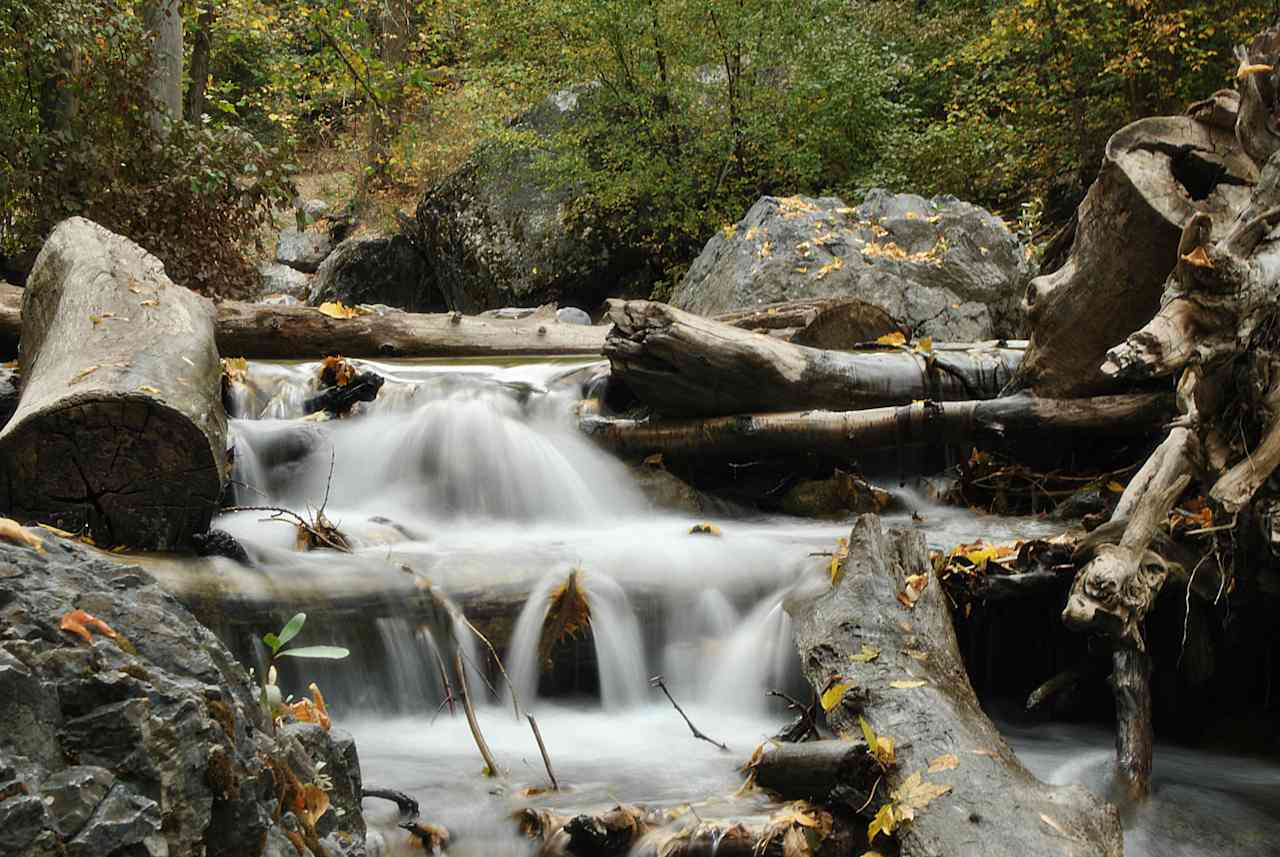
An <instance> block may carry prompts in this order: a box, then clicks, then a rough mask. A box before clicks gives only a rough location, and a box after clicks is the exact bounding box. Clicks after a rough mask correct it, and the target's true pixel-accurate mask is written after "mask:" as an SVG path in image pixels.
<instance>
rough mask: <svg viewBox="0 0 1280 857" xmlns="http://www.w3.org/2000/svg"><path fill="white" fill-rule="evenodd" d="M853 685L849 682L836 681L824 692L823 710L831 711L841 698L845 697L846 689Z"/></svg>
mask: <svg viewBox="0 0 1280 857" xmlns="http://www.w3.org/2000/svg"><path fill="white" fill-rule="evenodd" d="M852 686H853V685H851V684H849V683H847V682H842V681H841V682H836V683H835V684H833V685H831V686H830V687H828V688H827V689H826V690H824V691H823V692H822V710H823V711H830V710H831V709H833V708H835V707H836V706H837V705H839V704H840V700H842V699H844V694H845V691H847V690H848V689H849V688H851V687H852Z"/></svg>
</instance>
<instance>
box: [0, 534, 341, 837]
mask: <svg viewBox="0 0 1280 857" xmlns="http://www.w3.org/2000/svg"><path fill="white" fill-rule="evenodd" d="M32 532H37V533H39V531H32ZM41 537H42V539H43V542H44V552H43V553H37V552H36V551H34V550H32V549H30V548H25V547H17V546H15V545H10V544H7V543H3V542H0V722H2V723H3V724H4V728H3V730H0V853H3V854H5V855H15V857H19V856H20V857H29V855H30V857H34V855H55V854H66V855H72V857H80V855H83V857H91V856H92V857H106V855H113V854H121V855H124V854H127V855H155V857H158V855H169V854H173V855H180V854H199V853H204V854H208V855H228V857H230V855H236V857H241V855H258V854H262V853H264V849H266V850H269V847H268V846H269V845H270V843H272V842H276V843H278V842H279V841H281V840H283V841H284V842H285V843H287V844H289V851H288V852H283V853H287V854H289V857H299V855H301V857H305V855H306V853H312V854H315V855H316V857H319V854H320V852H327V853H329V854H332V853H338V854H347V855H353V857H359V855H363V854H364V833H365V829H364V821H363V818H362V816H361V814H360V801H359V794H360V772H359V762H358V759H357V756H356V751H355V746H354V743H353V742H352V741H351V739H350V736H347V735H345V734H343V733H341V732H340V731H338V730H334V731H333V732H327V731H325V730H323V729H322V728H321V727H319V726H314V728H307V727H305V726H303V727H302V728H299V727H297V726H290V727H286V728H284V729H282V730H281V733H280V734H279V735H278V736H273V735H272V734H271V733H270V730H269V728H268V726H267V723H266V721H265V718H264V716H263V714H262V712H261V710H260V709H259V707H258V705H257V702H256V696H255V690H254V687H253V686H252V685H251V684H250V681H249V678H248V676H247V674H246V673H245V671H244V669H243V667H241V666H240V664H238V663H236V662H235V660H234V659H233V658H232V656H231V654H230V653H229V652H228V651H227V649H226V648H225V647H223V645H222V644H221V643H220V642H219V641H218V640H217V638H216V637H214V635H213V633H212V632H210V631H209V630H208V629H207V628H205V627H203V626H202V625H200V624H199V623H198V622H197V621H196V619H195V618H194V617H193V616H192V615H191V614H190V613H189V612H187V610H186V609H185V608H184V607H182V606H181V605H180V604H179V603H178V602H177V601H176V600H175V599H174V597H173V596H171V595H170V594H169V593H167V592H166V591H164V590H163V589H161V588H160V587H159V586H158V585H157V584H156V583H155V582H154V581H153V580H152V578H151V577H150V576H149V575H148V574H147V573H146V572H145V571H143V570H142V569H141V568H138V567H133V566H127V565H122V564H118V563H116V562H113V561H110V560H106V559H104V558H101V557H99V556H96V555H94V554H93V553H92V552H90V551H89V550H88V549H87V548H84V547H82V546H80V545H77V544H74V543H72V542H68V541H64V540H60V539H57V538H54V537H52V536H51V535H49V534H47V533H41ZM72 610H82V611H86V612H88V613H89V614H92V616H93V617H96V618H97V619H100V620H102V622H104V623H106V625H107V626H108V627H109V629H111V630H112V631H113V632H114V633H115V634H116V636H115V637H114V638H112V637H111V636H110V634H108V633H107V632H106V631H105V630H103V629H102V628H101V627H100V626H97V625H95V623H93V622H91V621H89V620H87V619H84V618H83V617H80V620H81V622H82V624H83V626H84V628H85V629H86V630H87V632H88V633H89V634H90V637H91V642H90V641H88V640H85V639H83V637H82V636H81V635H80V634H78V633H76V632H72V631H67V630H62V629H61V628H60V624H61V623H62V620H63V617H64V616H66V615H67V614H68V613H69V612H70V611H72ZM319 762H323V763H324V764H323V766H318V765H317V763H319ZM322 772H323V776H322ZM308 784H319V785H321V787H323V786H326V785H327V786H328V788H329V798H330V801H331V806H330V809H329V810H328V811H327V812H325V813H324V814H323V815H322V816H320V817H319V818H318V819H316V820H315V823H314V824H313V825H311V826H310V827H309V826H308V820H307V819H306V818H305V817H299V816H298V815H295V811H298V812H300V811H301V804H300V803H299V802H298V800H299V792H298V790H299V789H300V788H305V787H306V786H307V785H308ZM339 810H341V811H339ZM290 830H293V831H296V835H295V836H294V837H292V840H293V841H291V837H290V836H289V835H288V831H290ZM308 840H310V845H308ZM322 840H323V841H322ZM295 844H300V845H301V846H302V849H303V850H302V851H299V850H298V848H297V847H295ZM310 846H314V847H310Z"/></svg>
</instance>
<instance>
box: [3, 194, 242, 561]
mask: <svg viewBox="0 0 1280 857" xmlns="http://www.w3.org/2000/svg"><path fill="white" fill-rule="evenodd" d="M22 322H23V323H22V357H21V363H20V366H21V373H22V379H23V385H22V396H21V399H20V400H19V403H18V408H17V411H16V412H15V413H14V415H13V418H12V419H11V420H10V422H9V424H8V426H7V427H6V428H5V429H4V431H3V433H0V509H5V510H7V513H8V514H10V515H12V516H13V517H16V518H19V519H22V520H27V521H40V522H45V523H49V524H53V525H55V526H58V527H61V528H62V529H65V530H70V531H79V530H82V529H87V530H88V531H89V533H91V534H92V536H93V538H94V539H95V540H96V541H97V542H98V543H100V544H102V545H106V546H116V545H128V546H130V547H136V548H152V549H172V548H177V547H180V546H183V545H185V544H187V543H188V541H189V539H190V537H191V535H192V534H194V533H203V532H204V531H205V530H206V529H208V526H209V521H210V518H211V517H212V515H213V511H214V509H215V508H216V507H217V504H218V500H219V497H220V496H221V494H222V486H223V478H224V471H225V461H224V459H225V453H226V416H225V414H224V413H223V410H222V402H221V397H220V378H221V374H222V367H221V365H220V364H219V361H218V353H217V349H216V348H215V347H214V333H213V306H212V304H210V303H209V302H208V301H206V300H204V299H203V298H201V297H199V296H197V295H196V294H194V293H193V292H191V291H188V290H187V289H184V288H182V287H180V286H176V285H174V284H173V283H172V282H171V281H170V280H169V278H168V277H167V276H165V273H164V266H163V265H162V264H161V263H160V261H159V260H158V259H156V258H155V257H154V256H152V255H150V254H149V253H147V252H146V251H144V250H143V249H142V248H140V247H138V246H137V245H136V244H134V243H132V242H131V241H128V240H127V239H125V238H121V237H120V236H118V235H115V234H113V233H111V232H108V231H107V230H106V229H103V228H102V227H101V226H98V225H97V224H95V223H91V222H90V221H88V220H85V219H83V218H78V217H76V218H72V219H70V220H66V221H63V222H62V223H61V224H59V225H58V227H57V228H56V229H55V230H54V232H53V234H52V235H51V236H50V237H49V240H48V241H47V242H46V243H45V246H44V249H43V250H42V251H41V252H40V255H39V257H38V258H37V259H36V264H35V267H34V269H33V270H32V272H31V277H30V279H29V281H28V283H27V289H26V294H25V296H24V300H23V305H22Z"/></svg>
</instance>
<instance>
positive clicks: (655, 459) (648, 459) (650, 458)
mask: <svg viewBox="0 0 1280 857" xmlns="http://www.w3.org/2000/svg"><path fill="white" fill-rule="evenodd" d="M641 463H642V464H644V465H645V466H646V467H661V466H662V453H661V452H655V453H654V454H653V455H647V456H645V459H644V461H643V462H641Z"/></svg>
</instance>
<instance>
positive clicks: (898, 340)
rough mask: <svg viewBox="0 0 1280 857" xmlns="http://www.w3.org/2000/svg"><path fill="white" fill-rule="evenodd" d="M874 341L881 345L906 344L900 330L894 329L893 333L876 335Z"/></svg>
mask: <svg viewBox="0 0 1280 857" xmlns="http://www.w3.org/2000/svg"><path fill="white" fill-rule="evenodd" d="M876 342H878V343H880V344H881V345H906V344H907V338H906V337H905V336H903V335H902V331H900V330H895V331H894V332H893V333H886V334H885V335H884V336H880V337H877V338H876Z"/></svg>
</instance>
